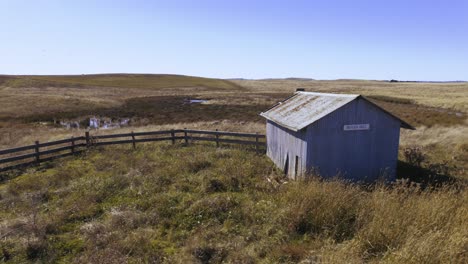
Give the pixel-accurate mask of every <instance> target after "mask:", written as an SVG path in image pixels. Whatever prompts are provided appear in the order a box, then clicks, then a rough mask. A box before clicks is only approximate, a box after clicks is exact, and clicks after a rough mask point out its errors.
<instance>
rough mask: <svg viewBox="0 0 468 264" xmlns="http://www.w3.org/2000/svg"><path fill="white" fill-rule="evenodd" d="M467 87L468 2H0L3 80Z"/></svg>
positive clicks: (336, 0) (116, 0)
mask: <svg viewBox="0 0 468 264" xmlns="http://www.w3.org/2000/svg"><path fill="white" fill-rule="evenodd" d="M122 72H126V73H174V74H186V75H196V76H205V77H219V78H283V77H306V78H315V79H339V78H356V79H399V80H432V81H449V80H468V1H466V0H445V1H442V0H441V1H434V0H432V1H431V0H426V1H421V0H406V1H403V0H392V1H383V0H372V1H371V0H346V1H345V0H341V1H338V0H328V1H313V0H310V1H305V0H304V1H299V0H297V1H296V0H289V1H286V0H284V1H275V0H271V1H263V0H259V1H255V0H250V1H246V0H236V1H221V0H218V1H215V0H198V1H195V0H192V1H183V0H172V1H149V0H146V1H143V0H133V1H130V0H128V1H124V0H113V1H108V0H101V1H89V0H80V1H68V0H61V1H59V0H56V1H54V0H30V1H24V0H0V74H86V73H122Z"/></svg>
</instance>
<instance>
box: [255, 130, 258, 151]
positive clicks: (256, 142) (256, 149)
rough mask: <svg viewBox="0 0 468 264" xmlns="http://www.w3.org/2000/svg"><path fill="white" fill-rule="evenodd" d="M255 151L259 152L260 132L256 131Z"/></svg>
mask: <svg viewBox="0 0 468 264" xmlns="http://www.w3.org/2000/svg"><path fill="white" fill-rule="evenodd" d="M255 152H257V154H258V132H255Z"/></svg>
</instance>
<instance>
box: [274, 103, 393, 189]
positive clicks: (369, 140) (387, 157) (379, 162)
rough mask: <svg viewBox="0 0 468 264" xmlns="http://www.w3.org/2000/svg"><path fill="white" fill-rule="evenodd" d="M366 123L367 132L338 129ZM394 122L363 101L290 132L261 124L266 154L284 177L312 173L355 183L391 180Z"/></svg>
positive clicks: (388, 116)
mask: <svg viewBox="0 0 468 264" xmlns="http://www.w3.org/2000/svg"><path fill="white" fill-rule="evenodd" d="M351 124H369V125H370V129H369V130H357V131H345V130H344V129H343V127H344V125H351ZM399 137H400V121H399V120H398V119H396V118H394V117H392V116H390V115H389V114H387V113H385V112H384V111H382V110H381V109H379V108H378V107H376V106H374V105H373V104H371V103H369V102H367V101H366V100H364V99H359V98H358V99H356V100H354V101H352V102H350V103H348V104H346V105H345V106H343V107H341V108H339V109H338V110H336V111H334V112H332V113H330V114H328V115H327V116H325V117H323V118H322V119H320V120H318V121H317V122H315V123H313V124H311V125H309V126H308V127H306V128H305V129H303V130H301V131H299V132H294V131H291V130H289V129H286V128H283V127H281V126H279V125H277V124H275V123H274V122H271V121H267V144H268V146H267V154H268V156H269V157H270V158H271V159H272V160H273V161H274V163H275V164H276V165H277V166H278V167H279V168H281V169H284V163H285V160H286V155H289V172H288V175H289V176H290V177H292V178H294V177H295V175H294V172H295V168H294V166H295V156H298V157H299V164H300V166H301V167H300V168H299V169H298V171H299V172H306V171H314V172H318V173H319V174H320V175H321V176H323V177H333V176H336V175H341V176H343V178H345V179H350V180H355V181H374V180H376V179H378V178H379V177H384V178H386V179H387V180H394V179H395V172H396V164H397V158H398V144H399Z"/></svg>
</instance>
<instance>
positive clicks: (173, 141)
mask: <svg viewBox="0 0 468 264" xmlns="http://www.w3.org/2000/svg"><path fill="white" fill-rule="evenodd" d="M171 140H172V145H174V144H175V133H174V129H171Z"/></svg>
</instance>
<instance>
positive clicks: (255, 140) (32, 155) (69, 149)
mask: <svg viewBox="0 0 468 264" xmlns="http://www.w3.org/2000/svg"><path fill="white" fill-rule="evenodd" d="M221 137H227V138H221ZM264 139H265V135H261V134H258V133H238V132H228V131H218V130H216V131H210V130H193V129H177V130H176V129H174V130H164V131H150V132H131V133H123V134H108V135H96V136H93V135H90V133H89V132H86V133H85V136H82V137H71V138H68V139H62V140H57V141H51V142H45V143H39V141H36V142H35V144H33V145H28V146H22V147H16V148H11V149H4V150H0V172H1V171H7V170H11V169H14V168H18V167H21V166H25V165H31V164H35V163H36V164H37V163H40V162H44V161H50V160H53V159H55V158H60V157H65V156H69V155H74V154H78V153H81V152H83V151H84V150H86V149H88V148H91V147H94V146H106V145H120V144H132V145H133V148H136V145H137V143H146V142H157V141H171V142H172V144H175V143H176V141H183V142H184V143H185V144H189V142H194V141H207V142H215V143H216V146H217V147H219V146H220V144H221V143H228V144H242V145H253V146H255V150H256V151H257V152H259V151H260V148H262V147H265V145H266V143H265V140H264Z"/></svg>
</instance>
